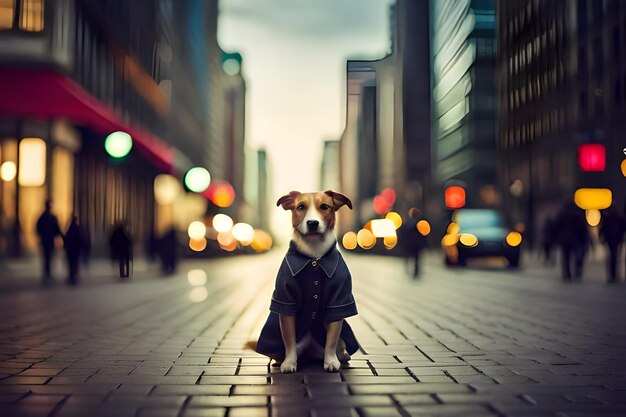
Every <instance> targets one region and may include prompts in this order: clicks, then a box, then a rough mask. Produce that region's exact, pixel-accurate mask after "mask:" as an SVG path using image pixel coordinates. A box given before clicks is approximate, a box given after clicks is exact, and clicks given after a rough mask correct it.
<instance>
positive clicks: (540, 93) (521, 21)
mask: <svg viewBox="0 0 626 417" xmlns="http://www.w3.org/2000/svg"><path fill="white" fill-rule="evenodd" d="M625 17H626V6H624V5H623V4H622V2H619V1H585V0H579V1H575V2H574V1H567V0H556V1H526V0H519V1H518V0H515V1H506V2H505V1H501V2H499V3H498V42H499V45H500V48H499V58H498V70H499V74H500V75H499V111H500V123H499V143H498V145H499V152H500V156H501V158H500V159H501V161H502V162H501V166H500V175H499V176H500V178H501V188H502V192H503V193H505V194H507V195H508V196H509V198H507V199H505V203H506V205H507V206H508V207H507V209H508V211H509V212H510V213H512V215H514V216H515V217H516V219H517V220H518V221H521V222H524V223H526V225H527V232H528V234H529V236H530V237H531V238H533V237H536V236H537V235H538V232H539V230H540V227H541V225H542V224H543V222H544V220H545V218H546V217H547V216H553V215H554V214H556V212H557V211H558V210H559V208H560V206H561V205H562V204H563V202H565V201H571V200H572V197H573V193H574V191H575V190H576V189H577V188H581V187H606V188H609V189H611V190H612V191H613V197H614V201H615V202H616V203H617V204H619V205H621V204H623V203H624V195H626V189H625V188H624V187H625V186H626V184H624V178H623V176H622V175H621V172H620V163H621V161H622V160H623V159H624V155H623V147H624V146H623V145H624V140H623V138H624V134H625V133H626V132H625V128H626V127H625V122H624V120H623V117H622V114H623V111H624V107H625V106H626V84H625V75H624V74H625V73H624V68H625V67H624V65H625V63H624V61H623V59H622V57H623V56H624V52H625V51H626V21H625V20H624V18H625ZM584 144H599V145H602V146H603V147H604V148H605V158H606V167H605V169H604V170H600V171H599V172H586V171H583V170H581V168H580V167H579V166H578V161H577V159H578V151H579V147H580V146H581V145H584ZM534 240H536V239H534Z"/></svg>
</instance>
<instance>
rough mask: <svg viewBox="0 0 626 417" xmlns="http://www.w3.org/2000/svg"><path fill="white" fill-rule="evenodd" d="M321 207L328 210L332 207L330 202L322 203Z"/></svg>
mask: <svg viewBox="0 0 626 417" xmlns="http://www.w3.org/2000/svg"><path fill="white" fill-rule="evenodd" d="M320 208H321V209H322V210H328V209H329V208H330V206H329V205H328V204H322V205H321V206H320Z"/></svg>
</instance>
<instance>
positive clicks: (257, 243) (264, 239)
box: [250, 229, 273, 252]
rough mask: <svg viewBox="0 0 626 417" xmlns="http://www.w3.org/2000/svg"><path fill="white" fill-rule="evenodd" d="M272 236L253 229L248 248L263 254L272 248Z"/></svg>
mask: <svg viewBox="0 0 626 417" xmlns="http://www.w3.org/2000/svg"><path fill="white" fill-rule="evenodd" d="M272 243H273V242H272V236H270V234H269V233H267V232H266V231H264V230H261V229H255V230H254V238H253V239H252V243H250V247H252V249H254V250H255V251H256V252H265V251H268V250H270V249H271V248H272Z"/></svg>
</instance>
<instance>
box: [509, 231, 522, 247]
mask: <svg viewBox="0 0 626 417" xmlns="http://www.w3.org/2000/svg"><path fill="white" fill-rule="evenodd" d="M506 243H508V244H509V246H513V247H515V246H519V244H520V243H522V235H521V233H519V232H511V233H509V234H508V235H507V236H506Z"/></svg>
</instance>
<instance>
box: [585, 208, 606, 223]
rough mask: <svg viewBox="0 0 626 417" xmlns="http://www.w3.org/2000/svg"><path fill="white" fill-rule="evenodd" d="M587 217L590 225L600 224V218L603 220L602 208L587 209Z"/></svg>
mask: <svg viewBox="0 0 626 417" xmlns="http://www.w3.org/2000/svg"><path fill="white" fill-rule="evenodd" d="M585 219H587V224H589V226H591V227H596V226H597V225H599V224H600V220H602V215H601V214H600V210H585Z"/></svg>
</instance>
